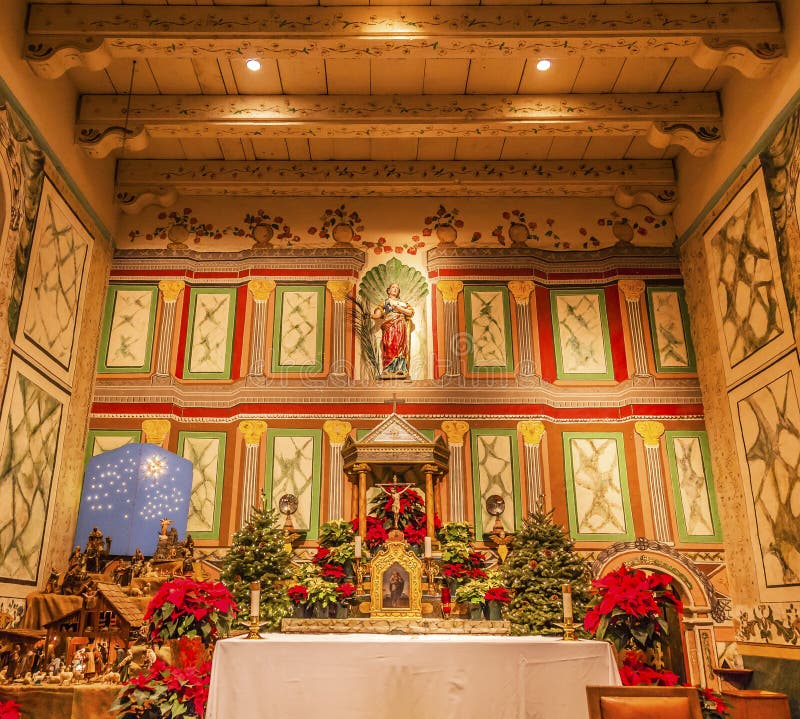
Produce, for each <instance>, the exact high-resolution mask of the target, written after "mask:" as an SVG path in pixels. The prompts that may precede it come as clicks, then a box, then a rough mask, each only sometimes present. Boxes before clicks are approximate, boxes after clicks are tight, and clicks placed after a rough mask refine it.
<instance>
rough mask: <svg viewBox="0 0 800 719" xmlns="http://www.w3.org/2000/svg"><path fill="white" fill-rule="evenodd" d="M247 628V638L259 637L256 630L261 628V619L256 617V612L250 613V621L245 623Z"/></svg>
mask: <svg viewBox="0 0 800 719" xmlns="http://www.w3.org/2000/svg"><path fill="white" fill-rule="evenodd" d="M247 629H248V631H247V638H248V639H261V634H259V631H258V630H259V629H261V620H260V619H259V618H258V614H251V615H250V623H249V624H248V625H247Z"/></svg>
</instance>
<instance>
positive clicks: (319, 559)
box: [311, 547, 331, 564]
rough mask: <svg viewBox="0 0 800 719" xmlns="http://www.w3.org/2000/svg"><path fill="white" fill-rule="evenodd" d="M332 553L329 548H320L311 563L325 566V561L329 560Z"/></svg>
mask: <svg viewBox="0 0 800 719" xmlns="http://www.w3.org/2000/svg"><path fill="white" fill-rule="evenodd" d="M330 553H331V550H330V549H328V548H327V547H320V548H319V549H317V553H316V554H315V555H314V557H313V558H312V560H311V561H312V562H313V563H314V564H325V560H326V559H327V558H328V556H329V555H330Z"/></svg>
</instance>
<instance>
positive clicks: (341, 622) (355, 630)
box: [281, 617, 511, 636]
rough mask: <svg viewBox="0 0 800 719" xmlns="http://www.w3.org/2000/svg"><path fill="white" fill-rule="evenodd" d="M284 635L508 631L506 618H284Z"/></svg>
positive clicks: (500, 632) (481, 632) (509, 625)
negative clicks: (496, 619) (489, 619)
mask: <svg viewBox="0 0 800 719" xmlns="http://www.w3.org/2000/svg"><path fill="white" fill-rule="evenodd" d="M281 631H282V632H285V633H286V634H485V635H495V636H502V635H508V634H510V633H511V623H510V622H507V621H500V622H489V621H470V620H469V619H411V618H409V619H371V618H366V617H365V618H356V619H284V620H283V622H282V623H281Z"/></svg>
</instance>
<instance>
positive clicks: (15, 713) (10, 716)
mask: <svg viewBox="0 0 800 719" xmlns="http://www.w3.org/2000/svg"><path fill="white" fill-rule="evenodd" d="M21 716H22V714H20V709H19V704H17V703H16V702H12V701H7V702H0V719H20V717H21Z"/></svg>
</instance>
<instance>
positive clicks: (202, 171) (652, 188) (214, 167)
mask: <svg viewBox="0 0 800 719" xmlns="http://www.w3.org/2000/svg"><path fill="white" fill-rule="evenodd" d="M117 178H118V179H117V201H118V202H119V204H120V206H121V207H122V209H123V210H124V211H125V212H128V213H136V212H138V211H140V210H141V209H143V208H144V207H147V206H149V205H161V206H163V207H167V206H169V205H171V204H172V203H173V202H175V200H176V199H177V198H178V197H179V196H182V197H189V196H196V195H197V196H212V195H225V196H237V197H266V196H272V197H275V196H294V197H324V196H334V197H344V196H346V197H353V196H362V197H363V196H378V197H416V196H418V195H420V194H425V195H431V196H443V197H446V196H472V197H484V196H505V197H532V196H535V197H612V198H614V199H615V201H616V202H617V203H618V204H619V205H621V206H623V207H626V208H627V207H632V206H634V205H643V206H645V207H647V208H648V209H649V210H650V211H651V212H653V213H654V214H658V215H664V214H668V213H669V212H671V211H672V209H673V208H674V206H675V202H676V199H677V196H676V189H675V171H674V169H673V165H672V162H671V161H669V160H642V161H634V160H586V161H581V160H578V161H574V160H573V161H566V160H565V161H562V160H549V161H543V162H532V161H518V162H504V161H501V162H491V163H488V162H457V161H447V162H377V161H370V162H334V161H331V162H309V161H305V162H291V161H288V162H287V161H278V162H234V161H226V160H219V161H207V160H178V161H175V160H121V161H120V162H119V165H118V169H117Z"/></svg>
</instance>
